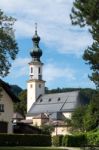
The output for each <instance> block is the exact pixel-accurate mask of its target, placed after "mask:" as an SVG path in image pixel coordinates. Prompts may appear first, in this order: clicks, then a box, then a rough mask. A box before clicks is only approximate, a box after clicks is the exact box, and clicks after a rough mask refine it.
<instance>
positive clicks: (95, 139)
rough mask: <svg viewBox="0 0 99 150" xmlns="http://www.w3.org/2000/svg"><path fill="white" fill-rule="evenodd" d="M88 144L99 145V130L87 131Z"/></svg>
mask: <svg viewBox="0 0 99 150" xmlns="http://www.w3.org/2000/svg"><path fill="white" fill-rule="evenodd" d="M87 143H88V145H95V146H99V131H97V132H89V133H87Z"/></svg>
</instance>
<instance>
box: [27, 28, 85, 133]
mask: <svg viewBox="0 0 99 150" xmlns="http://www.w3.org/2000/svg"><path fill="white" fill-rule="evenodd" d="M32 41H33V46H34V47H33V49H32V50H31V52H30V55H31V58H32V59H31V62H29V80H28V82H27V116H26V119H27V120H32V124H33V125H36V126H42V125H43V124H51V125H53V126H55V127H57V132H58V133H57V134H66V133H67V129H66V124H64V120H65V119H66V118H68V119H70V118H71V114H72V112H73V111H74V110H75V108H77V107H79V106H82V105H85V104H86V101H85V99H84V98H82V97H81V96H80V91H72V92H64V93H54V94H46V93H45V81H44V80H43V75H42V69H43V65H44V64H43V63H42V61H41V56H42V54H43V52H42V50H41V49H40V47H39V42H40V37H39V36H38V33H37V26H36V27H35V34H34V36H33V38H32ZM58 127H59V131H58ZM64 127H65V128H64ZM63 128H64V129H63ZM62 131H63V132H62ZM55 133H56V131H55Z"/></svg>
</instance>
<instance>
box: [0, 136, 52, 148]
mask: <svg viewBox="0 0 99 150" xmlns="http://www.w3.org/2000/svg"><path fill="white" fill-rule="evenodd" d="M0 146H51V136H49V135H41V134H40V135H39V134H37V135H36V134H35V135H32V134H0Z"/></svg>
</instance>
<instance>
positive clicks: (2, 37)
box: [0, 9, 18, 77]
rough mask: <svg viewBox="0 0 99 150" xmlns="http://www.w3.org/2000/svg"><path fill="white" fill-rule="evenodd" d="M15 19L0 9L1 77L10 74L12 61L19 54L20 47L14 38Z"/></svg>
mask: <svg viewBox="0 0 99 150" xmlns="http://www.w3.org/2000/svg"><path fill="white" fill-rule="evenodd" d="M14 22H15V19H14V18H12V17H8V16H7V15H5V14H4V13H3V11H2V10H1V9H0V76H1V77H4V76H6V75H7V74H8V73H9V69H10V67H11V63H10V61H11V59H12V60H14V59H15V58H16V55H17V53H18V46H17V43H16V41H15V37H14V30H13V25H14Z"/></svg>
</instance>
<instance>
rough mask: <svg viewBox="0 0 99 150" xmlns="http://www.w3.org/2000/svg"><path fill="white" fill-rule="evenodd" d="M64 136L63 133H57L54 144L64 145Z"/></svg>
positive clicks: (53, 140)
mask: <svg viewBox="0 0 99 150" xmlns="http://www.w3.org/2000/svg"><path fill="white" fill-rule="evenodd" d="M62 138H63V135H56V136H53V137H52V145H53V146H62Z"/></svg>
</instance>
